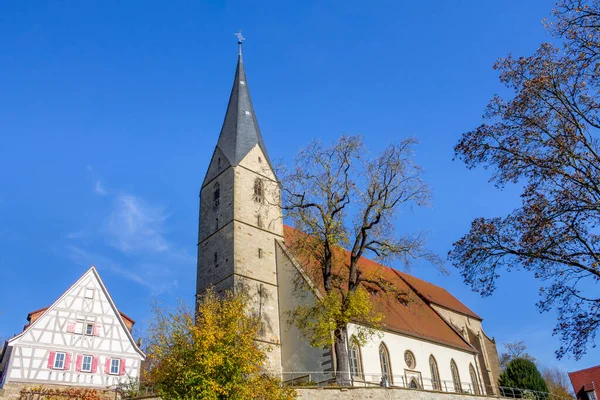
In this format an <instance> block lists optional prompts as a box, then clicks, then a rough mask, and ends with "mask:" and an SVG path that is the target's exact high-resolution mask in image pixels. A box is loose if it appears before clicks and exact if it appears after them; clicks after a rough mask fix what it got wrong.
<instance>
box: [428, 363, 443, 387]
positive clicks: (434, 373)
mask: <svg viewBox="0 0 600 400" xmlns="http://www.w3.org/2000/svg"><path fill="white" fill-rule="evenodd" d="M429 370H430V371H431V387H432V388H433V390H442V382H441V381H440V371H438V365H437V361H435V357H434V356H433V355H431V356H429Z"/></svg>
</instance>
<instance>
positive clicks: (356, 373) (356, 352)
mask: <svg viewBox="0 0 600 400" xmlns="http://www.w3.org/2000/svg"><path fill="white" fill-rule="evenodd" d="M348 358H349V359H350V373H351V374H352V376H353V377H355V378H362V359H361V356H360V347H359V346H358V343H356V340H355V339H354V338H352V339H351V340H350V348H349V351H348Z"/></svg>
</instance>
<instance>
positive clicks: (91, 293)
mask: <svg viewBox="0 0 600 400" xmlns="http://www.w3.org/2000/svg"><path fill="white" fill-rule="evenodd" d="M85 298H86V299H93V298H94V289H85Z"/></svg>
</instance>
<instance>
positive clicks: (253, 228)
mask: <svg viewBox="0 0 600 400" xmlns="http://www.w3.org/2000/svg"><path fill="white" fill-rule="evenodd" d="M238 45H239V52H238V60H237V68H236V72H235V78H234V82H233V87H232V90H231V94H230V98H229V103H228V105H227V110H226V113H225V119H224V122H223V127H222V129H221V133H220V135H219V137H218V140H217V144H216V147H215V150H214V153H213V156H212V159H211V160H210V164H209V165H208V169H207V172H206V176H205V178H204V181H203V183H202V187H201V190H200V213H199V230H198V264H197V288H196V296H197V297H199V296H202V294H203V293H204V292H205V291H206V290H207V289H209V288H214V289H215V290H216V291H217V292H218V291H222V290H228V289H234V288H236V287H240V286H243V287H244V288H245V289H247V290H248V291H249V293H250V294H251V296H252V299H253V308H254V311H256V312H257V313H258V314H259V315H260V317H261V323H262V329H261V336H260V337H258V338H257V341H259V342H262V343H264V344H266V345H268V346H269V347H270V348H271V349H272V350H271V351H270V352H269V360H268V366H267V368H268V370H269V371H270V372H271V373H272V374H274V375H277V376H280V377H281V378H282V380H283V381H284V382H289V381H310V382H311V383H312V384H325V385H326V384H327V383H328V382H330V381H331V380H332V379H333V377H334V376H335V373H336V365H335V356H334V354H333V349H327V348H325V349H324V348H314V347H310V346H309V344H308V340H307V339H305V338H304V337H303V336H302V335H301V333H300V332H299V331H298V329H297V328H296V327H295V326H293V325H290V324H289V323H288V321H287V317H286V315H287V314H288V312H289V311H291V310H293V309H294V308H295V307H296V306H297V305H298V304H300V303H299V302H301V301H319V296H320V295H321V294H322V293H320V290H319V287H318V284H317V283H315V282H310V278H308V274H306V271H305V270H303V266H302V263H299V262H298V260H296V259H295V258H294V256H292V255H291V252H290V251H289V247H288V246H289V245H290V240H291V238H292V237H293V236H294V234H296V233H298V231H296V230H295V229H294V228H293V227H290V226H286V225H284V223H283V218H282V212H281V206H280V205H281V195H280V193H279V191H278V190H267V187H275V188H277V187H278V182H277V177H276V175H275V172H274V170H273V166H272V164H271V160H270V158H269V155H268V152H267V147H266V144H265V142H264V140H263V137H262V135H261V132H260V129H259V125H258V120H257V116H256V113H255V111H254V107H253V105H252V101H251V98H250V91H249V88H248V80H247V77H246V72H245V69H244V62H243V59H242V44H241V41H240V42H239V44H238ZM340 251H342V252H343V251H344V250H343V249H340ZM348 258H349V256H348ZM359 268H360V269H363V270H365V271H366V270H369V271H371V272H374V273H377V274H379V276H381V277H383V278H384V279H385V280H386V281H387V282H388V283H389V284H391V285H394V287H396V288H398V289H399V290H402V291H404V292H406V293H408V296H409V297H410V299H411V301H410V302H409V303H408V304H402V303H400V302H398V301H393V299H389V298H387V297H386V296H382V295H378V294H377V293H373V294H371V297H370V298H371V301H372V303H373V307H374V309H375V310H376V311H377V312H380V313H381V314H382V315H383V316H384V318H383V328H382V330H381V333H380V334H379V335H375V336H374V337H372V338H371V339H370V341H369V342H368V343H367V344H366V345H364V346H359V345H358V344H357V343H356V342H355V341H353V340H352V334H353V332H355V331H356V327H357V326H356V325H355V324H350V326H349V329H348V338H347V340H346V343H347V348H348V357H349V360H348V361H349V366H350V370H349V371H346V373H349V374H350V375H351V377H352V384H353V385H355V386H383V385H385V386H391V387H405V388H415V389H422V390H432V391H443V392H455V393H471V394H479V395H485V394H488V395H493V394H497V393H498V388H497V382H498V376H499V374H500V363H499V360H498V353H497V350H496V344H495V341H494V340H493V339H492V338H490V337H488V335H486V333H485V332H484V330H483V328H482V318H481V317H480V316H479V315H477V314H475V313H474V312H473V311H472V310H470V309H469V308H468V307H467V306H466V305H464V304H463V303H461V302H460V301H459V300H458V299H457V298H456V297H454V296H453V295H452V294H450V293H449V292H447V291H446V290H444V289H443V288H441V287H439V286H436V285H433V284H431V283H428V282H426V281H423V280H421V279H418V278H416V277H413V276H411V275H409V274H406V273H403V272H400V271H397V270H395V269H392V268H390V267H387V266H384V265H381V264H379V263H376V262H374V261H372V260H368V259H362V260H361V262H360V263H359ZM298 279H304V280H307V284H308V285H305V286H307V287H308V288H309V289H306V291H307V293H303V296H298V293H297V291H298V288H297V287H296V286H297V285H295V282H296V281H297V280H298Z"/></svg>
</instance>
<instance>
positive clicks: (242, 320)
mask: <svg viewBox="0 0 600 400" xmlns="http://www.w3.org/2000/svg"><path fill="white" fill-rule="evenodd" d="M248 304H249V303H248V299H247V296H245V295H244V294H243V293H242V294H233V293H230V292H227V293H225V294H223V295H219V296H217V295H216V294H214V293H213V292H212V291H209V292H207V294H206V295H205V296H204V298H203V299H202V300H201V301H199V303H198V309H197V311H196V322H194V313H193V312H192V311H191V309H190V308H188V307H187V306H186V305H185V304H180V305H179V306H178V307H177V308H176V309H174V310H169V309H162V308H160V307H157V306H155V307H154V310H153V311H154V316H153V319H152V321H151V323H150V324H149V329H148V332H149V334H148V338H147V347H146V353H147V360H146V366H145V372H146V373H145V376H144V379H146V380H147V381H149V383H150V384H151V385H153V386H154V388H155V390H156V391H157V394H158V395H159V396H160V397H161V398H162V399H165V400H169V399H205V400H213V399H214V400H217V399H219V400H221V399H240V400H245V399H259V400H287V399H293V398H295V393H294V392H293V390H291V389H289V388H285V387H281V386H280V385H279V382H278V381H277V380H276V379H275V378H273V377H270V376H268V375H266V374H265V373H264V371H263V368H264V365H265V362H266V360H267V351H269V349H268V348H266V347H264V346H262V345H260V344H259V343H258V342H256V341H255V340H254V339H255V338H256V337H258V336H259V335H258V333H259V330H260V321H259V320H258V319H257V318H255V317H254V316H253V315H251V313H250V312H249V308H248V307H249V306H248Z"/></svg>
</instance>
